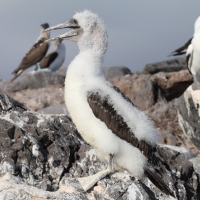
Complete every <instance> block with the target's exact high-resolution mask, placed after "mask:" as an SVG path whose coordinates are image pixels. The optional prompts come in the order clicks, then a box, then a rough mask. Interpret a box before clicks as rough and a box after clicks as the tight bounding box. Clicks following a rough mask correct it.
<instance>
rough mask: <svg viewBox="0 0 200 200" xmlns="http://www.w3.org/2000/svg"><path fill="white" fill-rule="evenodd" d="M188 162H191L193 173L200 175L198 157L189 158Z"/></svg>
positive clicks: (199, 160) (199, 159) (199, 158)
mask: <svg viewBox="0 0 200 200" xmlns="http://www.w3.org/2000/svg"><path fill="white" fill-rule="evenodd" d="M190 162H192V164H193V166H194V169H195V171H196V172H197V173H198V174H200V157H195V158H191V159H190Z"/></svg>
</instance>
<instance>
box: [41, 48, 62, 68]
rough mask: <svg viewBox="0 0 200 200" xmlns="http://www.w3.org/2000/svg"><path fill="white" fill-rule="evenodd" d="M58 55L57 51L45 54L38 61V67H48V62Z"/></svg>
mask: <svg viewBox="0 0 200 200" xmlns="http://www.w3.org/2000/svg"><path fill="white" fill-rule="evenodd" d="M57 57H58V53H57V52H53V53H50V54H48V55H47V56H45V57H44V58H43V59H42V60H41V61H40V68H42V69H44V68H48V67H49V66H50V64H51V63H52V62H53V61H54V60H55V59H56V58H57Z"/></svg>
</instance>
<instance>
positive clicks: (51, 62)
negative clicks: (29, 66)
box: [36, 39, 65, 72]
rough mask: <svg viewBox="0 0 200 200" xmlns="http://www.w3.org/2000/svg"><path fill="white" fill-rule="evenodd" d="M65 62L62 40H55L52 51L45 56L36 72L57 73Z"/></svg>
mask: <svg viewBox="0 0 200 200" xmlns="http://www.w3.org/2000/svg"><path fill="white" fill-rule="evenodd" d="M64 60H65V45H64V44H62V39H58V40H55V42H54V51H53V52H52V53H50V54H48V55H47V56H45V57H44V58H43V59H42V60H41V61H40V63H39V64H38V66H37V67H36V70H38V71H39V70H43V69H49V70H51V71H54V72H55V71H57V70H58V69H59V68H60V67H61V66H62V64H63V62H64Z"/></svg>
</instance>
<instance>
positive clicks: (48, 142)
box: [0, 94, 200, 200]
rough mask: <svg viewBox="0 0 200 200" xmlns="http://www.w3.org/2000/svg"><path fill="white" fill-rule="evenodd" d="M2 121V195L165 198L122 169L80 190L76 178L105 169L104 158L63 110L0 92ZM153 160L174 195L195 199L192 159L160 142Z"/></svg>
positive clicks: (145, 181)
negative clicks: (50, 110)
mask: <svg viewBox="0 0 200 200" xmlns="http://www.w3.org/2000/svg"><path fill="white" fill-rule="evenodd" d="M0 120H1V123H0V126H1V127H0V137H1V140H0V144H1V145H0V151H1V154H0V177H1V179H0V191H1V193H0V195H1V196H0V197H1V198H2V199H9V198H10V199H13V198H14V199H20V198H22V197H23V198H24V199H30V198H32V199H48V198H49V199H54V198H55V199H94V200H96V199H97V200H98V199H120V200H125V199H138V200H140V199H160V200H162V199H163V200H164V199H167V198H169V197H168V196H167V195H166V194H164V193H163V192H162V191H160V190H159V188H157V187H156V186H155V185H154V184H153V183H152V182H151V181H150V180H149V179H148V178H144V179H142V180H138V179H137V178H136V177H132V176H131V175H130V174H129V173H128V172H126V171H123V170H120V171H117V172H115V173H113V174H110V175H108V176H106V177H105V178H103V179H102V180H101V181H99V182H98V183H97V184H96V185H95V186H94V187H93V188H91V189H90V190H89V191H88V192H84V191H83V190H82V188H81V186H80V184H79V182H78V181H77V178H79V177H84V176H88V175H92V174H95V173H96V172H99V171H101V170H103V169H105V168H106V167H107V162H106V161H105V160H103V159H100V158H99V157H98V154H97V153H96V152H95V150H94V149H93V148H92V147H90V146H89V145H88V144H86V143H85V142H84V140H83V139H82V138H81V136H80V135H79V133H78V132H77V130H76V128H75V126H74V124H73V123H72V121H71V119H70V118H69V117H68V116H66V115H43V114H39V113H36V112H33V111H31V110H29V109H27V108H26V107H25V106H24V105H23V104H21V103H20V102H18V101H15V100H14V99H12V98H10V97H9V96H7V95H5V94H1V95H0ZM156 160H157V163H158V169H157V170H158V171H159V173H161V174H160V175H162V177H163V180H165V181H166V183H167V184H169V187H170V188H171V190H172V191H173V194H174V196H175V197H176V198H177V199H181V200H186V199H195V198H196V199H198V198H197V197H198V195H199V194H200V186H199V175H198V174H196V173H195V171H194V169H193V166H192V163H190V162H189V161H187V159H186V158H185V157H184V156H183V155H181V154H180V153H179V152H176V151H173V150H169V149H168V148H163V147H160V148H158V150H157V158H156ZM11 185H12V187H10V186H11ZM34 188H35V189H34ZM48 191H51V192H48Z"/></svg>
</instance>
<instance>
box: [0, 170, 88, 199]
mask: <svg viewBox="0 0 200 200" xmlns="http://www.w3.org/2000/svg"><path fill="white" fill-rule="evenodd" d="M66 186H67V185H66ZM66 186H65V187H62V186H61V187H60V189H59V190H58V191H56V192H49V191H44V190H41V189H38V188H36V187H33V186H29V185H27V184H26V183H25V182H24V181H23V180H22V179H21V178H20V177H19V176H13V175H11V174H9V173H6V174H5V175H4V176H2V177H1V178H0V191H1V192H0V199H2V200H8V199H15V200H22V199H24V200H38V199H40V200H46V199H56V200H66V199H67V200H79V199H81V200H87V198H86V195H85V194H84V193H83V190H82V189H81V188H77V187H76V188H75V187H73V184H72V182H71V185H70V188H66ZM70 189H71V190H70Z"/></svg>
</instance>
